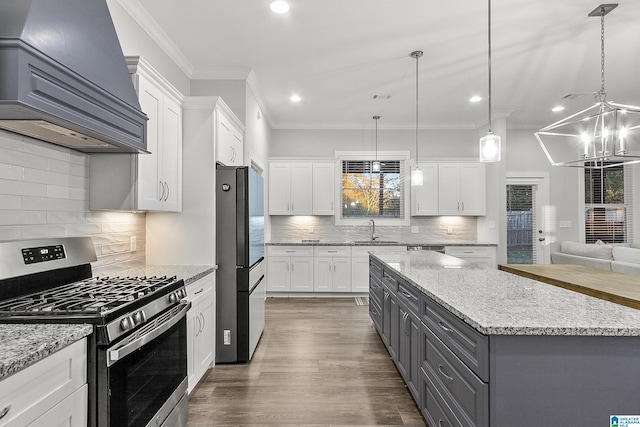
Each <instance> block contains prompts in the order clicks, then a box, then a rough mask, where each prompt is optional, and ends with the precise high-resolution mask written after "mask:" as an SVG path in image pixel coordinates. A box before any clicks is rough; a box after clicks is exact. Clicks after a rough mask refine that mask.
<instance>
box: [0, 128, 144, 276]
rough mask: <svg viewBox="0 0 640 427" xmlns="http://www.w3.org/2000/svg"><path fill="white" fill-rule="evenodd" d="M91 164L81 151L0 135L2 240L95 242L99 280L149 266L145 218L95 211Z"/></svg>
mask: <svg viewBox="0 0 640 427" xmlns="http://www.w3.org/2000/svg"><path fill="white" fill-rule="evenodd" d="M90 161H91V156H89V155H86V154H83V153H80V152H78V151H74V150H69V149H67V148H64V147H59V146H57V145H53V144H48V143H45V142H41V141H38V140H35V139H31V138H28V137H23V136H20V135H16V134H13V133H10V132H6V131H3V130H0V240H18V239H38V238H47V237H60V236H90V237H91V238H92V239H93V243H94V245H95V248H96V254H97V256H98V261H97V262H96V263H94V264H93V273H94V275H105V274H114V273H115V272H117V271H119V270H122V269H125V268H129V267H135V266H139V265H143V264H144V263H145V255H144V254H145V215H144V213H132V212H107V211H90V210H89V167H90ZM132 237H135V238H136V250H135V251H132V250H131V249H132V247H131V238H132Z"/></svg>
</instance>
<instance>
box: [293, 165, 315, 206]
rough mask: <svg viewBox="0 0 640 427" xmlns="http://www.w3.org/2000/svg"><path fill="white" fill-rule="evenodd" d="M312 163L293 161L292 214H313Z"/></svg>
mask: <svg viewBox="0 0 640 427" xmlns="http://www.w3.org/2000/svg"><path fill="white" fill-rule="evenodd" d="M312 176H313V172H312V166H311V163H291V175H290V181H289V185H290V198H291V214H292V215H311V214H312V213H313V212H312V203H313V198H312V191H313V190H312V188H313V186H312V180H313V178H312Z"/></svg>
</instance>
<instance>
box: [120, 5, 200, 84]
mask: <svg viewBox="0 0 640 427" xmlns="http://www.w3.org/2000/svg"><path fill="white" fill-rule="evenodd" d="M115 1H117V2H118V4H119V5H120V6H121V7H122V8H123V9H124V10H125V11H126V12H127V13H128V14H129V16H131V18H133V20H134V21H136V23H137V24H138V25H140V27H141V28H142V29H143V30H144V32H146V33H147V34H148V35H149V37H151V38H152V39H153V41H154V42H155V43H156V44H157V45H158V46H159V47H160V49H162V51H164V53H166V54H167V56H169V58H171V60H173V62H175V63H176V65H177V66H178V67H179V68H180V69H181V70H182V72H183V73H185V74H186V75H187V77H189V78H190V79H191V78H192V76H193V69H194V67H193V64H192V63H191V62H190V61H189V60H188V59H187V57H186V56H184V54H183V53H182V51H181V50H180V49H179V48H178V46H176V44H175V43H174V42H173V40H171V38H170V37H169V36H168V35H167V33H165V32H164V31H163V30H162V28H160V26H159V25H158V23H157V22H156V21H155V20H154V19H153V18H152V17H151V15H150V14H149V12H147V10H146V9H145V8H144V7H143V6H142V5H141V4H140V3H139V2H138V0H115Z"/></svg>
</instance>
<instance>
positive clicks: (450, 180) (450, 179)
mask: <svg viewBox="0 0 640 427" xmlns="http://www.w3.org/2000/svg"><path fill="white" fill-rule="evenodd" d="M438 183H439V184H438V185H439V188H438V212H439V213H440V215H460V167H459V166H458V164H457V163H440V164H438Z"/></svg>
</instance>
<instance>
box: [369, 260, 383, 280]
mask: <svg viewBox="0 0 640 427" xmlns="http://www.w3.org/2000/svg"><path fill="white" fill-rule="evenodd" d="M369 273H370V274H373V275H374V276H376V277H377V278H378V279H380V280H382V264H380V262H379V261H376V260H375V259H373V258H371V257H369Z"/></svg>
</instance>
